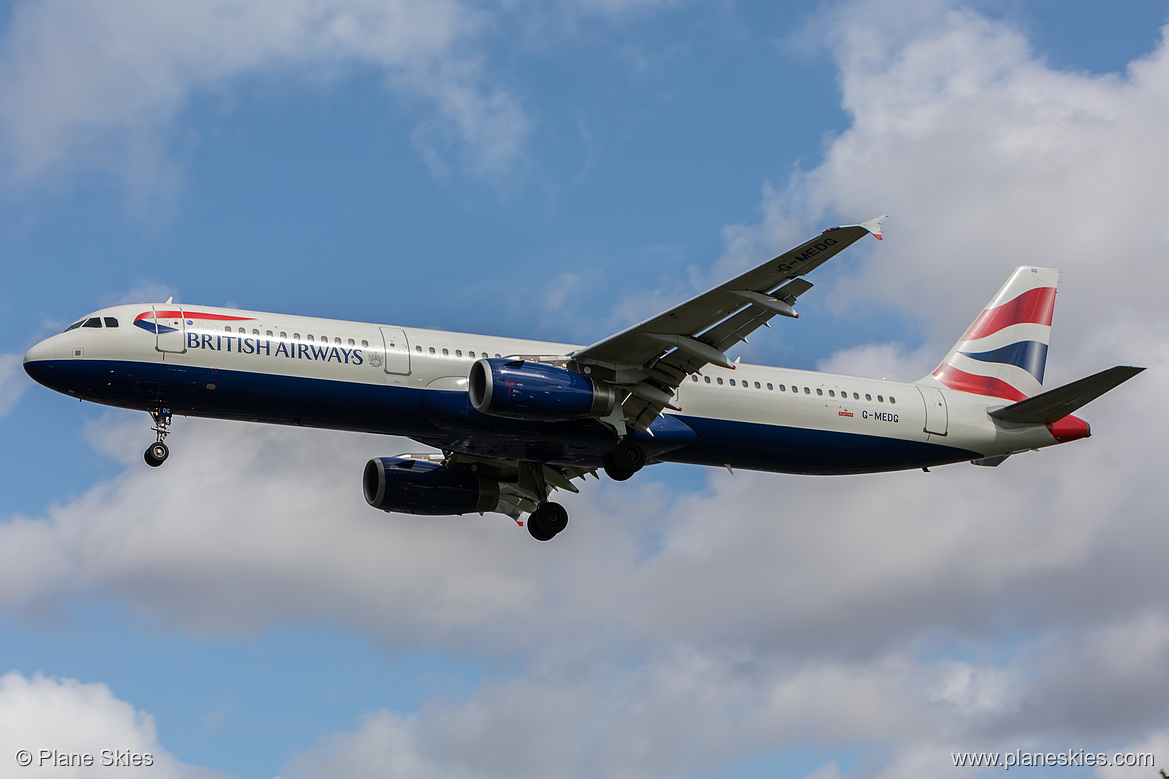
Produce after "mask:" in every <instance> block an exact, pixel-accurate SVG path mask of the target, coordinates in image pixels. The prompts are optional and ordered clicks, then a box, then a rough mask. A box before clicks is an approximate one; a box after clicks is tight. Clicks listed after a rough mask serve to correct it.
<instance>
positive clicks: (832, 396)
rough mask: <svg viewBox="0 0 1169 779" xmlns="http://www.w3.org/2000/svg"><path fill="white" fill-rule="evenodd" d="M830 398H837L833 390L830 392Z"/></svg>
mask: <svg viewBox="0 0 1169 779" xmlns="http://www.w3.org/2000/svg"><path fill="white" fill-rule="evenodd" d="M828 397H830V398H834V397H836V393H835V392H833V391H832V390H828Z"/></svg>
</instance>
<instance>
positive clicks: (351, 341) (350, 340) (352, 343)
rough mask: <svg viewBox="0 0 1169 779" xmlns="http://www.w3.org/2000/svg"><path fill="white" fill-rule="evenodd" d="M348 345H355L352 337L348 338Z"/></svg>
mask: <svg viewBox="0 0 1169 779" xmlns="http://www.w3.org/2000/svg"><path fill="white" fill-rule="evenodd" d="M349 345H350V346H357V344H356V343H354V342H353V339H352V338H350V339H349Z"/></svg>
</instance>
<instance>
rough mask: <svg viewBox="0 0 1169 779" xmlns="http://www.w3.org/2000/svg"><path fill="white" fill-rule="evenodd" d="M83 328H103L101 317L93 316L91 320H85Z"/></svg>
mask: <svg viewBox="0 0 1169 779" xmlns="http://www.w3.org/2000/svg"><path fill="white" fill-rule="evenodd" d="M82 327H101V317H99V316H91V317H90V318H89V319H86V320H85V324H83V325H82Z"/></svg>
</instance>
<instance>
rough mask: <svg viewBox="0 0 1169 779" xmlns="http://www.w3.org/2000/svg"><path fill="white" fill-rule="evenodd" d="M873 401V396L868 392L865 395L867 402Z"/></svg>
mask: <svg viewBox="0 0 1169 779" xmlns="http://www.w3.org/2000/svg"><path fill="white" fill-rule="evenodd" d="M872 399H873V396H872V395H870V394H869V393H867V392H866V393H865V400H872Z"/></svg>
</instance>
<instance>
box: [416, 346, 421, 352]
mask: <svg viewBox="0 0 1169 779" xmlns="http://www.w3.org/2000/svg"><path fill="white" fill-rule="evenodd" d="M414 351H416V352H418V353H421V352H422V347H421V346H415V347H414Z"/></svg>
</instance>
